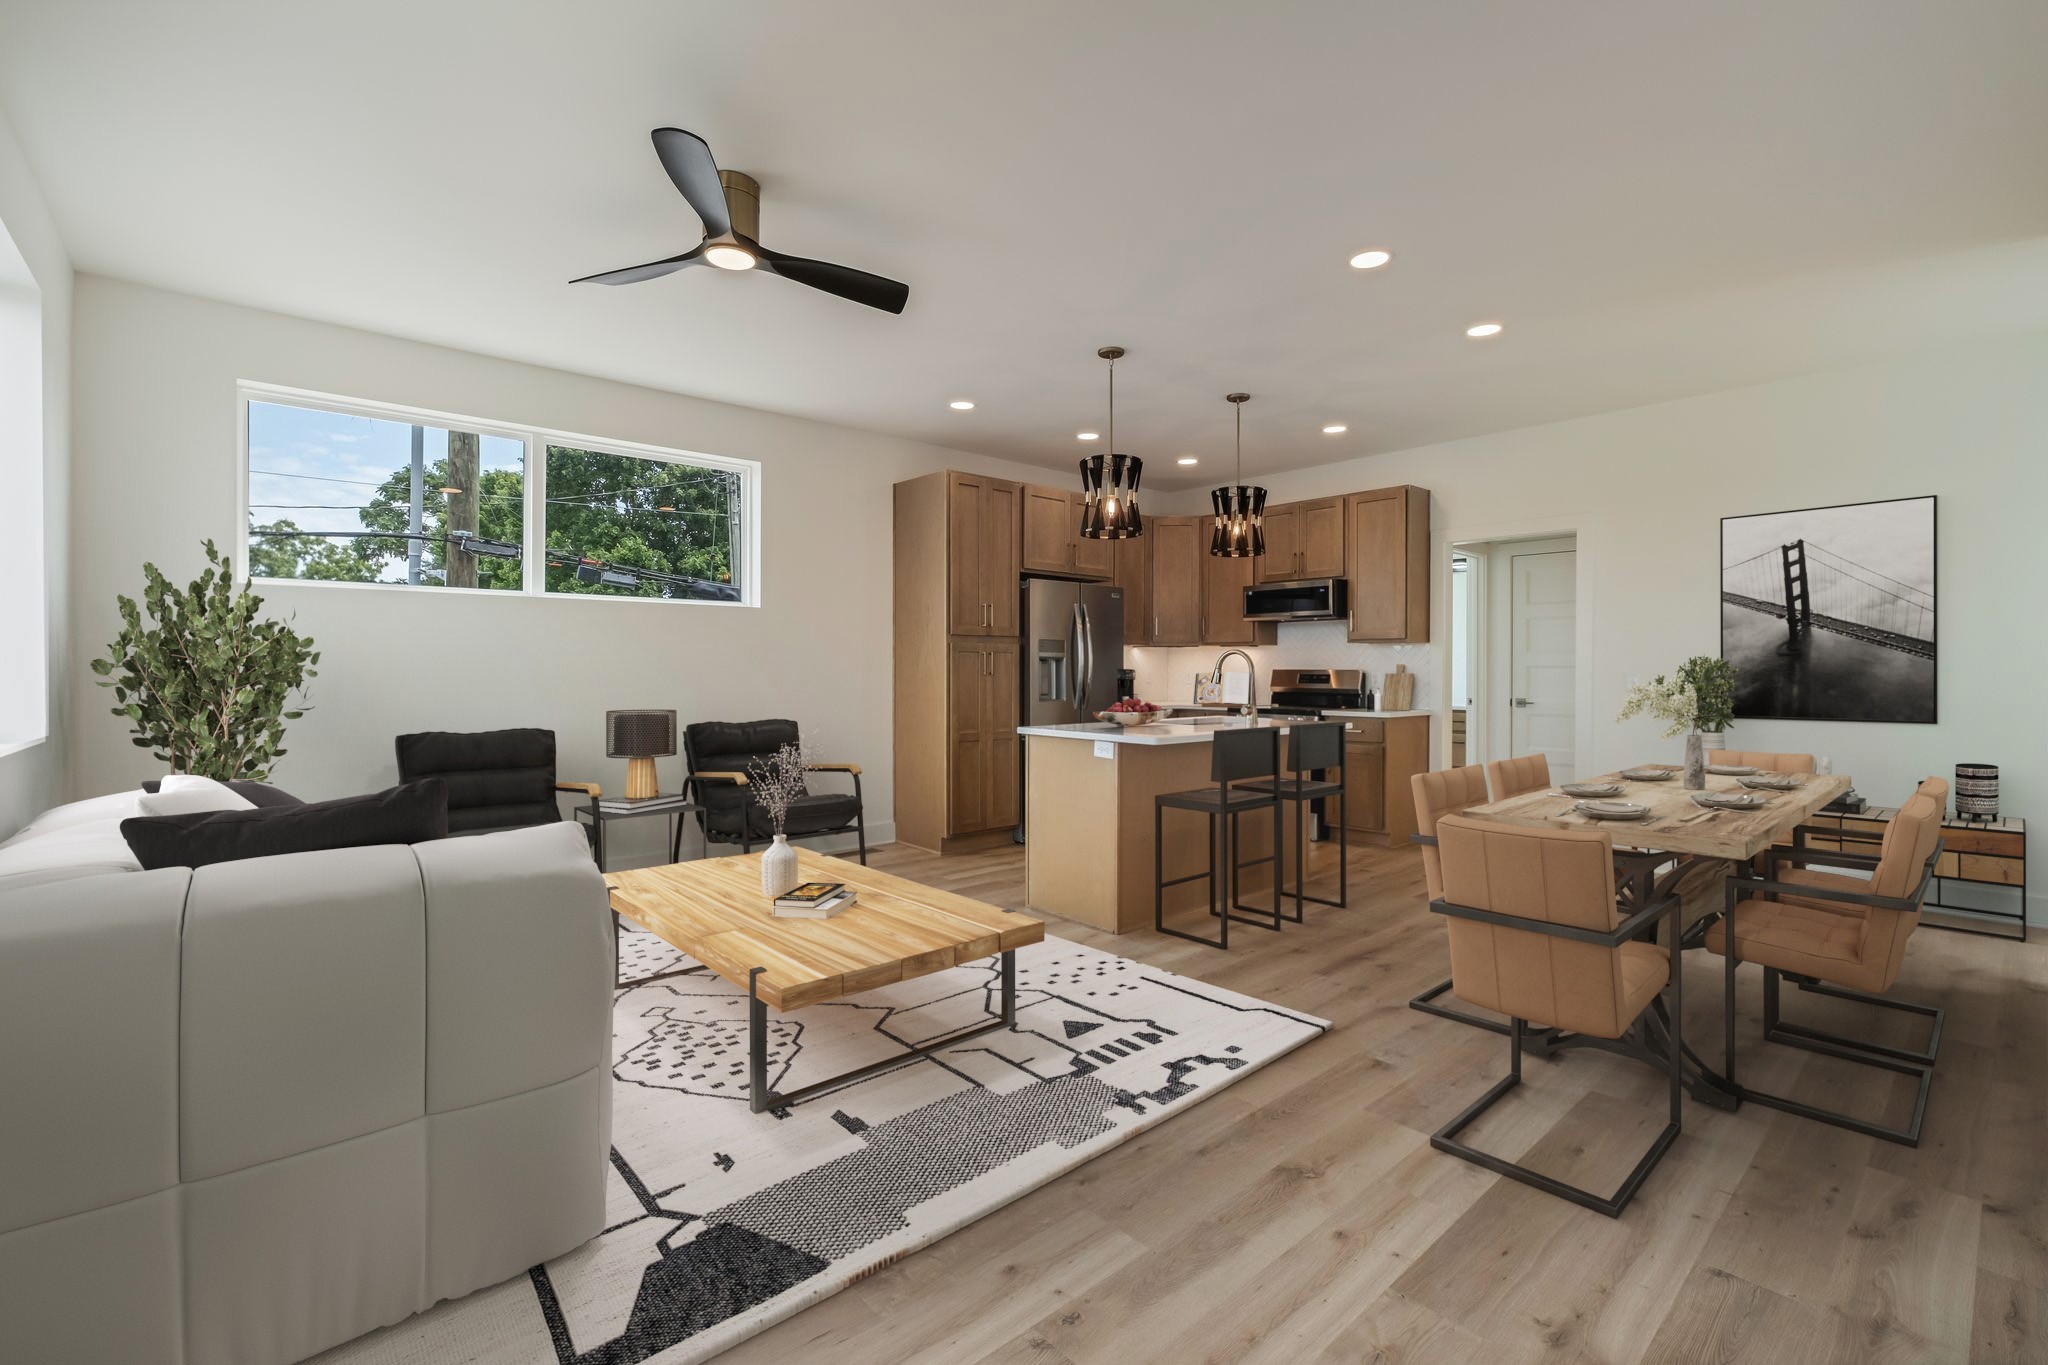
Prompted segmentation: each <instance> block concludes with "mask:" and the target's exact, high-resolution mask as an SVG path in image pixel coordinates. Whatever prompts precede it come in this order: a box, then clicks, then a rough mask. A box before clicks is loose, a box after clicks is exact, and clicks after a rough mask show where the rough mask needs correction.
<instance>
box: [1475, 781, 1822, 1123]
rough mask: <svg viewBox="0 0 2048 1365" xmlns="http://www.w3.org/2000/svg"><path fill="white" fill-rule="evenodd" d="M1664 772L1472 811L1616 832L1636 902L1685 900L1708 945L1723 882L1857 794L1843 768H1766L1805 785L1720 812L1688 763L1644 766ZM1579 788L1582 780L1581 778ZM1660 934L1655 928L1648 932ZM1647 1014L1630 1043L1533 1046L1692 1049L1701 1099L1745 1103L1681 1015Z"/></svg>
mask: <svg viewBox="0 0 2048 1365" xmlns="http://www.w3.org/2000/svg"><path fill="white" fill-rule="evenodd" d="M1649 770H1655V771H1659V772H1667V773H1669V774H1670V776H1669V777H1668V778H1667V779H1665V780H1663V781H1640V780H1635V779H1631V778H1627V777H1624V776H1622V775H1621V774H1620V773H1618V772H1615V773H1607V774H1604V775H1602V776H1600V777H1590V778H1584V779H1581V781H1584V782H1587V783H1606V782H1611V783H1614V784H1616V785H1618V786H1620V788H1621V790H1620V791H1619V792H1617V793H1615V794H1614V795H1613V796H1607V797H1598V798H1586V797H1578V796H1568V795H1566V794H1565V793H1564V792H1562V791H1560V790H1558V788H1557V787H1555V786H1548V787H1540V788H1538V789H1536V790H1535V791H1528V792H1523V793H1522V794H1521V795H1519V796H1510V797H1508V798H1507V799H1506V800H1503V801H1493V802H1489V803H1488V804H1486V805H1483V806H1473V807H1471V808H1470V809H1468V810H1466V811H1465V812H1464V814H1465V815H1466V816H1467V817H1469V818H1471V819H1474V820H1484V821H1489V822H1492V823H1494V824H1502V825H1523V826H1528V827H1532V828H1538V829H1575V830H1592V829H1597V830H1600V831H1602V832H1603V833H1605V834H1607V835H1608V836H1609V837H1610V838H1611V839H1612V840H1613V841H1614V845H1615V848H1616V849H1617V850H1627V851H1632V852H1634V853H1635V854H1637V855H1639V856H1637V857H1634V858H1626V857H1620V858H1617V860H1616V862H1617V873H1618V875H1619V876H1620V877H1621V879H1622V886H1621V887H1620V888H1618V889H1622V890H1625V891H1626V892H1627V894H1628V897H1629V899H1630V900H1632V901H1633V903H1634V906H1635V907H1637V908H1640V907H1642V906H1646V905H1649V904H1652V903H1653V902H1655V901H1658V900H1662V899H1664V898H1665V897H1667V896H1677V897H1679V899H1680V902H1681V905H1682V907H1683V908H1682V910H1681V912H1680V923H1681V925H1682V928H1681V929H1680V943H1681V944H1682V945H1683V946H1684V947H1688V948H1691V947H1697V946H1699V942H1700V938H1701V936H1702V935H1703V934H1704V930H1705V926H1704V924H1702V921H1703V920H1705V919H1706V918H1707V917H1708V916H1709V915H1710V914H1712V913H1713V912H1714V911H1717V910H1719V909H1721V908H1722V906H1723V905H1724V904H1725V894H1724V891H1723V883H1724V882H1725V881H1726V880H1727V879H1728V878H1729V877H1730V876H1731V875H1733V876H1741V875H1746V869H1747V867H1748V865H1749V863H1750V861H1751V860H1752V859H1754V858H1755V857H1756V856H1757V855H1758V854H1759V853H1762V852H1763V851H1764V850H1765V849H1767V848H1769V847H1770V846H1771V845H1772V844H1774V843H1776V842H1777V841H1778V840H1779V839H1781V838H1783V837H1785V836H1787V835H1789V834H1791V832H1792V831H1793V830H1794V829H1795V828H1797V827H1798V826H1799V825H1801V824H1803V823H1805V822H1806V821H1807V820H1808V819H1810V818H1812V816H1813V815H1814V813H1815V812H1817V811H1819V810H1820V809H1821V808H1822V807H1823V806H1826V805H1828V804H1829V803H1831V802H1832V801H1834V800H1835V799H1836V798H1837V797H1839V796H1841V795H1842V794H1843V793H1845V792H1847V791H1848V790H1849V787H1850V780H1849V779H1848V778H1847V777H1842V776H1839V775H1835V774H1818V773H1790V774H1775V773H1763V774H1762V775H1766V776H1788V777H1791V778H1792V779H1794V781H1795V782H1796V783H1797V785H1796V786H1794V787H1793V788H1792V789H1791V790H1789V791H1759V792H1757V793H1756V795H1758V796H1761V797H1763V798H1765V800H1764V803H1763V805H1761V806H1760V807H1758V808H1757V809H1755V810H1715V809H1712V808H1708V807H1702V806H1700V805H1698V804H1696V803H1695V802H1694V801H1693V799H1692V797H1693V793H1692V792H1691V791H1689V790H1688V789H1687V788H1686V786H1685V784H1684V782H1683V781H1682V780H1681V776H1680V774H1681V773H1682V771H1683V770H1682V769H1680V768H1678V767H1677V766H1675V765H1672V764H1668V763H1645V764H1642V765H1640V766H1639V767H1637V768H1636V769H1634V771H1637V772H1643V771H1649ZM1573 785H1575V786H1576V785H1578V784H1577V783H1574V784H1573ZM1706 790H1707V791H1710V792H1731V793H1739V792H1748V791H1749V790H1750V789H1749V788H1747V787H1744V786H1743V785H1742V784H1741V781H1740V779H1739V777H1738V776H1736V775H1733V774H1721V773H1709V774H1707V780H1706ZM1587 799H1597V800H1604V801H1628V802H1633V803H1634V804H1636V805H1640V806H1647V807H1648V808H1649V814H1648V815H1645V816H1643V817H1641V818H1640V819H1634V820H1602V819H1596V818H1594V817H1593V816H1590V815H1584V814H1581V813H1580V812H1579V810H1578V809H1577V807H1578V804H1579V802H1580V801H1582V800H1587ZM1644 932H1645V934H1646V935H1649V936H1654V934H1655V933H1656V930H1655V928H1654V927H1652V928H1650V929H1646V930H1645V931H1644ZM1653 1013H1654V1012H1648V1011H1646V1012H1645V1014H1644V1016H1643V1023H1644V1027H1643V1036H1642V1037H1640V1038H1631V1039H1623V1040H1613V1041H1610V1040H1608V1039H1595V1038H1589V1037H1587V1036H1585V1035H1583V1034H1572V1033H1565V1032H1562V1031H1560V1030H1557V1029H1550V1030H1546V1031H1543V1032H1538V1033H1530V1034H1527V1035H1525V1037H1526V1038H1527V1040H1528V1042H1527V1046H1528V1047H1529V1048H1530V1050H1531V1051H1534V1052H1537V1053H1539V1054H1543V1055H1548V1054H1549V1053H1551V1052H1556V1051H1562V1050H1565V1049H1568V1048H1573V1047H1598V1048H1602V1049H1604V1050H1607V1051H1619V1052H1626V1053H1629V1054H1630V1055H1634V1056H1639V1057H1642V1059H1643V1060H1645V1061H1652V1062H1655V1063H1656V1064H1657V1065H1659V1066H1662V1065H1664V1064H1665V1062H1664V1058H1666V1057H1668V1056H1669V1051H1670V1049H1671V1048H1672V1047H1674V1046H1675V1047H1677V1048H1679V1049H1680V1050H1681V1052H1682V1053H1683V1054H1684V1058H1685V1066H1684V1074H1685V1086H1686V1090H1687V1092H1688V1093H1690V1094H1691V1095H1692V1096H1693V1098H1694V1099H1697V1100H1700V1101H1702V1102H1703V1103H1706V1104H1711V1105H1713V1106H1714V1107H1715V1108H1718V1109H1734V1108H1736V1107H1737V1106H1738V1105H1739V1104H1740V1103H1741V1097H1740V1092H1738V1091H1737V1090H1736V1089H1735V1087H1733V1086H1732V1085H1730V1084H1729V1083H1728V1081H1727V1079H1726V1078H1725V1077H1723V1076H1722V1075H1721V1074H1720V1073H1719V1072H1718V1071H1716V1070H1714V1069H1713V1068H1712V1067H1710V1066H1708V1065H1707V1064H1706V1062H1704V1061H1702V1060H1701V1059H1700V1057H1699V1056H1698V1054H1697V1053H1695V1052H1694V1051H1693V1050H1692V1048H1690V1047H1688V1046H1687V1045H1686V1043H1685V1041H1684V1039H1683V1038H1682V1037H1679V1036H1677V1024H1678V1021H1675V1020H1674V1021H1672V1024H1671V1031H1670V1032H1669V1033H1668V1034H1667V1033H1666V1032H1665V1030H1664V1028H1663V1026H1662V1025H1661V1023H1660V1022H1659V1021H1658V1020H1656V1019H1654V1018H1653V1017H1652V1015H1653Z"/></svg>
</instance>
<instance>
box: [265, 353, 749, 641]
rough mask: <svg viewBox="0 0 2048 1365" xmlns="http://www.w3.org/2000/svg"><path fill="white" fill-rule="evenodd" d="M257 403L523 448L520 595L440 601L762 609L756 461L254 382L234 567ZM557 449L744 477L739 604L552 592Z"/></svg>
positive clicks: (290, 582)
mask: <svg viewBox="0 0 2048 1365" xmlns="http://www.w3.org/2000/svg"><path fill="white" fill-rule="evenodd" d="M252 402H255V403H281V404H286V405H288V406H291V407H299V408H312V409H314V410H316V411H320V412H331V413H335V414H337V415H338V416H343V417H369V418H375V419H378V420H382V421H387V422H404V423H406V424H407V425H412V424H418V425H421V426H434V427H440V428H442V429H444V430H447V429H450V428H452V429H454V430H458V431H473V432H476V433H477V434H478V435H480V436H497V437H501V438H503V439H505V440H511V441H518V442H520V443H521V445H522V446H523V447H524V449H525V463H526V473H525V484H524V486H525V489H526V509H525V530H524V536H523V543H522V545H521V547H520V549H521V554H520V557H519V563H520V570H521V578H522V585H521V588H520V591H518V592H507V591H505V590H504V589H502V588H446V587H434V588H431V589H430V590H429V591H430V592H431V593H433V594H434V595H440V594H444V593H445V594H449V595H452V596H462V597H489V598H495V599H497V600H499V601H505V600H508V599H518V598H524V599H534V598H539V599H542V600H545V601H550V602H567V601H574V602H626V603H638V604H641V605H643V606H657V607H673V606H693V607H758V606H760V605H761V465H760V463H759V462H758V461H755V460H740V459H735V458H733V457H732V456H730V455H712V454H709V453H707V452H704V451H698V450H680V449H675V448H672V447H668V446H657V445H649V444H647V443H646V442H644V441H621V440H616V439H614V438H612V437H609V436H592V435H588V434H586V433H583V432H576V431H562V430H559V429H557V428H554V427H536V426H527V425H524V424H522V423H517V422H498V421H492V420H490V419H488V418H483V417H471V416H469V415H467V414H465V413H457V412H441V411H438V410H436V409H433V408H414V407H406V406H404V405H402V404H398V403H379V402H376V401H374V400H371V399H365V398H348V397H344V396H342V395H340V394H331V393H320V392H317V391H315V390H312V389H295V388H289V387H287V386H285V385H282V384H265V383H261V382H259V381H256V380H249V379H245V380H241V381H239V382H238V383H237V384H236V385H235V428H236V437H237V441H238V443H239V445H240V455H239V457H238V459H237V467H238V469H239V477H238V478H237V480H236V492H235V503H236V507H235V542H234V543H235V550H236V556H237V560H236V562H238V563H240V564H242V565H243V566H245V567H246V566H247V565H248V563H249V478H250V474H249V458H250V457H249V404H250V403H252ZM551 445H556V446H574V447H576V448H578V449H581V450H594V451H598V452H601V453H603V454H607V455H631V456H634V457H636V458H638V459H643V460H655V461H659V462H661V463H664V464H681V465H689V466H692V467H695V468H700V469H701V468H710V469H724V470H729V471H732V472H733V473H736V474H738V475H739V476H740V488H741V493H740V497H741V502H742V506H741V508H740V515H741V526H742V529H743V534H744V543H743V544H742V545H741V546H740V574H741V577H740V600H739V601H737V602H717V601H708V600H705V599H703V598H694V597H613V596H610V595H608V594H602V593H573V592H548V591H547V590H546V582H547V556H546V554H545V553H543V551H544V550H545V548H546V540H547V526H546V523H545V520H544V514H545V510H546V507H547V478H548V473H547V448H548V447H549V446H551ZM254 581H255V582H258V583H264V584H270V585H282V586H287V587H295V588H319V589H323V590H325V589H338V590H341V591H344V592H348V591H355V592H361V591H373V592H374V591H385V590H392V589H397V590H400V591H404V592H419V591H420V588H419V587H418V586H416V585H414V584H410V583H340V582H334V581H331V580H327V579H320V578H257V579H255V580H254Z"/></svg>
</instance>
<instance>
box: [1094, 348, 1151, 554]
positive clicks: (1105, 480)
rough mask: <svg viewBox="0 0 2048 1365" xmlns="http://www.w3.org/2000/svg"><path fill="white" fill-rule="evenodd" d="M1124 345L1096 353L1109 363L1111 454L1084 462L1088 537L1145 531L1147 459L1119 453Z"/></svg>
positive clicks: (1113, 537) (1120, 537)
mask: <svg viewBox="0 0 2048 1365" xmlns="http://www.w3.org/2000/svg"><path fill="white" fill-rule="evenodd" d="M1123 353H1124V348H1123V347H1121V346H1105V347H1103V348H1102V349H1101V350H1099V351H1097V352H1096V353H1095V354H1097V355H1099V356H1101V357H1102V358H1103V359H1104V360H1107V361H1108V362H1109V443H1108V444H1109V453H1107V454H1104V455H1090V456H1089V457H1088V458H1087V459H1085V460H1083V461H1081V534H1082V535H1083V536H1084V537H1086V538H1087V539H1089V540H1130V539H1132V538H1133V537H1136V536H1142V535H1144V534H1145V519H1144V518H1143V517H1141V516H1139V515H1138V478H1139V476H1140V475H1142V474H1143V473H1144V472H1145V462H1144V461H1143V460H1141V459H1139V458H1138V457H1137V456H1135V455H1119V454H1117V453H1116V362H1117V361H1118V360H1119V359H1121V358H1122V356H1123Z"/></svg>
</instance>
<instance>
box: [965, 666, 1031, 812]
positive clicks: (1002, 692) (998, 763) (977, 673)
mask: <svg viewBox="0 0 2048 1365" xmlns="http://www.w3.org/2000/svg"><path fill="white" fill-rule="evenodd" d="M948 657H949V667H948V670H947V672H948V674H949V678H950V684H951V685H950V688H949V693H950V701H949V708H948V712H947V727H946V728H947V744H948V750H949V758H950V763H949V768H950V775H949V779H948V791H947V805H948V808H949V820H948V824H949V826H950V829H951V833H952V834H954V835H965V834H977V833H982V832H985V831H991V830H1004V831H1007V830H1009V829H1011V828H1013V827H1014V826H1015V825H1016V823H1017V811H1018V807H1019V803H1020V801H1021V799H1022V797H1021V792H1022V788H1021V785H1020V779H1021V777H1022V766H1021V763H1020V761H1019V759H1020V751H1019V749H1018V743H1019V741H1018V737H1017V718H1018V709H1017V708H1018V692H1017V689H1018V686H1019V674H1018V657H1019V656H1018V642H1017V641H1016V640H994V639H955V640H954V641H953V645H952V648H951V650H950V651H949V656H948Z"/></svg>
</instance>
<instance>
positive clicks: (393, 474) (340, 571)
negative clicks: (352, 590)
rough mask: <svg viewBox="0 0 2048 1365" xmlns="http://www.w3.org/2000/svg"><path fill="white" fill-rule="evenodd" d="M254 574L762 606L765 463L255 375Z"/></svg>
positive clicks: (248, 401)
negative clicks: (364, 399) (348, 396)
mask: <svg viewBox="0 0 2048 1365" xmlns="http://www.w3.org/2000/svg"><path fill="white" fill-rule="evenodd" d="M243 401H244V403H245V405H246V407H245V417H246V432H247V438H246V442H245V450H244V454H245V457H246V458H245V462H244V466H243V467H244V470H245V472H246V482H245V489H246V496H247V512H248V521H247V534H248V545H247V554H246V560H247V563H248V566H249V572H250V574H251V575H252V576H254V577H257V578H268V579H297V580H302V581H305V580H311V581H320V582H330V583H360V584H371V585H379V586H387V587H402V588H424V589H446V588H464V589H473V590H479V591H495V592H524V593H576V594H583V595H589V596H603V597H647V598H657V599H662V598H665V599H669V600H677V601H704V602H731V603H744V604H751V603H752V601H753V595H752V593H751V591H750V583H749V572H750V568H749V566H750V564H751V563H752V562H753V561H752V560H751V559H750V553H749V552H750V551H751V549H752V546H751V539H752V535H753V528H754V527H755V526H756V525H758V509H757V508H756V506H755V495H756V491H757V490H758V488H759V482H760V471H759V466H757V465H754V464H752V463H750V462H747V461H740V460H726V459H722V458H719V457H716V456H709V455H697V454H691V453H687V452H683V451H670V450H660V449H656V448H652V447H647V446H638V445H629V444H628V443H625V442H611V441H598V440H589V439H586V438H582V437H568V436H565V435H563V434H561V433H557V432H548V431H542V430H540V429H537V428H525V427H518V426H513V425H508V424H504V423H497V422H475V423H469V422H466V421H463V420H461V419H451V418H449V417H447V416H446V415H443V414H437V413H427V412H418V413H415V412H409V411H407V410H405V409H402V408H395V407H389V406H387V405H383V404H369V403H358V402H355V401H353V400H343V399H331V398H326V397H323V396H319V395H311V394H305V395H301V394H295V393H291V392H289V391H284V390H272V389H268V388H258V387H256V386H253V385H251V386H246V387H245V389H244V391H243Z"/></svg>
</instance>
